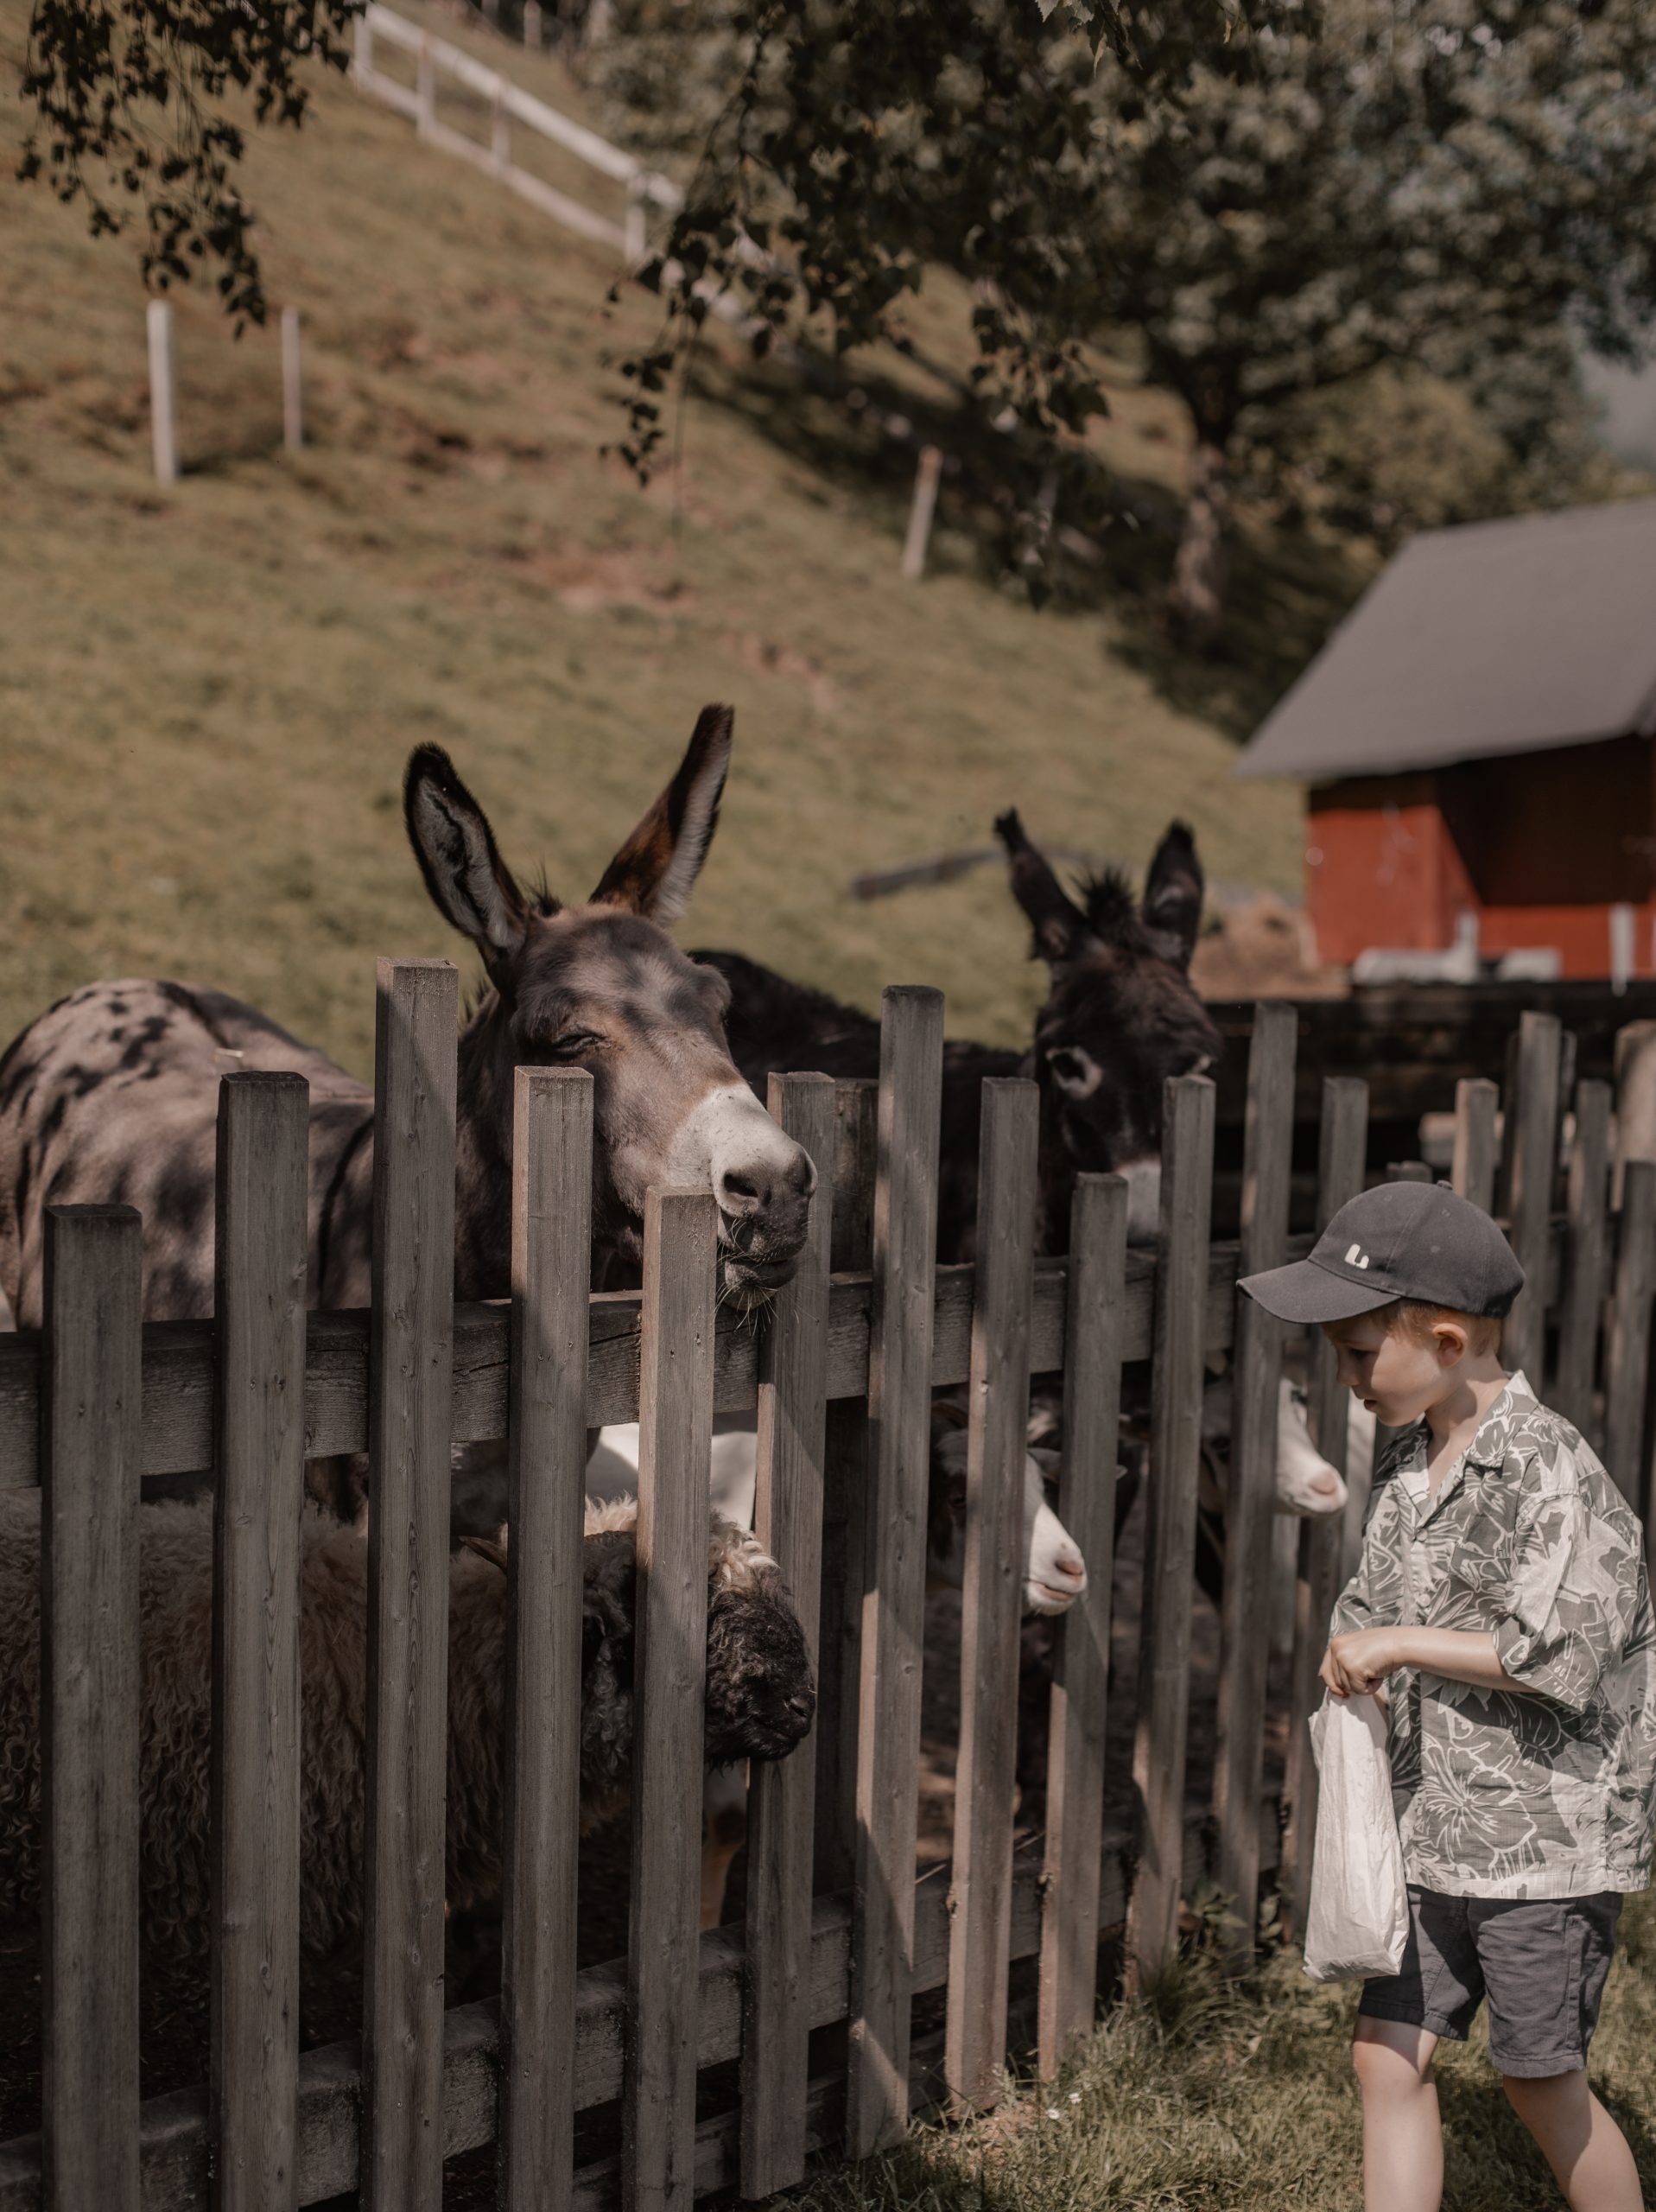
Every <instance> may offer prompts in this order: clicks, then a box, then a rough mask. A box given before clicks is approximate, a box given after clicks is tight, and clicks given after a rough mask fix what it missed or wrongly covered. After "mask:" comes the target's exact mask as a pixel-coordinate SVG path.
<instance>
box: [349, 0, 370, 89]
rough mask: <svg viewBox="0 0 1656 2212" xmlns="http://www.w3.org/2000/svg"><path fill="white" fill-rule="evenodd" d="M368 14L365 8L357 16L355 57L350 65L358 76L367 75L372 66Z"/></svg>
mask: <svg viewBox="0 0 1656 2212" xmlns="http://www.w3.org/2000/svg"><path fill="white" fill-rule="evenodd" d="M369 14H370V10H368V9H366V8H365V9H364V10H363V11H362V13H361V14H360V15H359V16H358V17H357V58H356V60H355V62H354V63H353V65H352V67H354V69H355V71H356V73H357V75H358V77H365V76H367V75H368V73H369V72H370V71H371V69H372V67H373V66H374V31H373V25H372V24H371V22H369V20H368V17H369Z"/></svg>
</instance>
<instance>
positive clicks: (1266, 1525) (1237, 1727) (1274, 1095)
mask: <svg viewBox="0 0 1656 2212" xmlns="http://www.w3.org/2000/svg"><path fill="white" fill-rule="evenodd" d="M1298 1029H1299V1023H1298V1016H1297V1015H1296V1014H1295V1013H1294V1010H1293V1008H1292V1007H1290V1006H1262V1007H1260V1008H1259V1020H1257V1022H1256V1023H1255V1025H1254V1029H1253V1041H1252V1043H1251V1045H1250V1046H1249V1049H1248V1076H1247V1087H1248V1096H1247V1130H1246V1137H1245V1153H1244V1158H1243V1166H1242V1212H1241V1231H1242V1236H1241V1252H1240V1266H1241V1271H1242V1273H1243V1274H1254V1273H1256V1272H1257V1271H1259V1270H1260V1269H1262V1268H1274V1267H1279V1266H1280V1265H1281V1264H1282V1262H1283V1258H1284V1256H1285V1254H1286V1252H1287V1249H1288V1195H1289V1178H1290V1173H1291V1166H1292V1154H1293V1141H1294V1122H1293V1106H1294V1055H1295V1047H1296V1045H1297V1042H1298ZM1237 1300H1238V1303H1237V1309H1236V1351H1235V1358H1234V1382H1233V1385H1232V1396H1231V1406H1232V1416H1231V1452H1230V1496H1229V1497H1228V1501H1227V1504H1226V1512H1225V1602H1224V1618H1223V1621H1222V1623H1221V1627H1222V1630H1223V1636H1222V1643H1221V1657H1220V1665H1219V1714H1218V1753H1217V1758H1216V1762H1215V1769H1214V1801H1213V1809H1214V1818H1215V1821H1216V1823H1217V1825H1218V1831H1219V1859H1218V1881H1219V1886H1220V1888H1221V1890H1222V1891H1224V1892H1225V1894H1226V1895H1227V1896H1228V1897H1234V1898H1235V1899H1236V1900H1237V1901H1238V1903H1237V1910H1236V1916H1235V1919H1234V1924H1233V1928H1232V1930H1231V1933H1230V1935H1229V1937H1228V1941H1227V1943H1226V1947H1225V1948H1226V1957H1227V1962H1228V1965H1229V1966H1230V1967H1232V1968H1233V1969H1240V1967H1243V1966H1245V1965H1247V1963H1249V1962H1250V1961H1252V1959H1253V1948H1254V1941H1253V1939H1254V1929H1253V1913H1252V1912H1251V1910H1249V1909H1248V1908H1249V1904H1250V1903H1251V1901H1252V1900H1253V1898H1255V1897H1258V1895H1259V1787H1260V1778H1261V1775H1262V1772H1263V1769H1264V1761H1265V1694H1266V1669H1267V1667H1268V1664H1269V1662H1270V1656H1271V1651H1270V1645H1269V1643H1268V1642H1267V1640H1266V1637H1263V1636H1261V1635H1260V1633H1259V1623H1260V1621H1261V1620H1262V1619H1263V1618H1265V1617H1266V1614H1267V1613H1268V1612H1269V1610H1270V1602H1271V1534H1272V1527H1273V1526H1274V1523H1275V1521H1276V1505H1277V1400H1278V1387H1277V1386H1278V1382H1279V1380H1280V1378H1281V1375H1282V1335H1283V1332H1282V1325H1281V1324H1280V1322H1278V1321H1275V1320H1273V1319H1272V1317H1271V1315H1270V1314H1268V1313H1266V1311H1265V1308H1264V1307H1263V1306H1256V1305H1255V1304H1254V1302H1253V1300H1252V1299H1251V1298H1246V1297H1244V1296H1242V1294H1241V1293H1240V1292H1239V1293H1238V1294H1237Z"/></svg>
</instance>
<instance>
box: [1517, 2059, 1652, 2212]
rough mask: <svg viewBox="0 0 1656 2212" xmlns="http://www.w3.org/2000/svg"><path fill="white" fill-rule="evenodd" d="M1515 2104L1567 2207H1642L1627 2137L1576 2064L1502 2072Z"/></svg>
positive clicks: (1603, 2210) (1581, 2210)
mask: <svg viewBox="0 0 1656 2212" xmlns="http://www.w3.org/2000/svg"><path fill="white" fill-rule="evenodd" d="M1502 2080H1503V2082H1505V2085H1506V2089H1507V2096H1508V2098H1509V2099H1510V2100H1511V2102H1512V2107H1513V2111H1514V2112H1515V2113H1517V2114H1518V2117H1519V2118H1520V2120H1522V2121H1523V2123H1524V2125H1525V2126H1526V2127H1527V2128H1528V2130H1529V2132H1530V2133H1531V2134H1532V2136H1533V2137H1534V2138H1535V2139H1536V2142H1537V2143H1538V2144H1539V2145H1540V2148H1541V2154H1542V2156H1543V2157H1544V2158H1545V2160H1546V2162H1547V2164H1548V2165H1550V2166H1551V2169H1552V2171H1553V2173H1554V2175H1555V2176H1556V2177H1557V2178H1558V2186H1559V2188H1560V2189H1561V2190H1563V2191H1564V2196H1566V2198H1567V2199H1568V2200H1569V2202H1570V2212H1645V2199H1644V2192H1643V2191H1642V2190H1640V2186H1639V2170H1638V2168H1637V2167H1636V2166H1635V2165H1634V2162H1633V2152H1631V2151H1630V2150H1629V2149H1628V2148H1627V2137H1626V2136H1625V2135H1623V2133H1621V2129H1620V2128H1619V2127H1618V2126H1616V2124H1615V2121H1614V2120H1612V2119H1611V2118H1610V2115H1609V2113H1608V2112H1606V2111H1605V2109H1604V2107H1603V2106H1602V2104H1600V2102H1599V2101H1598V2099H1597V2098H1596V2096H1595V2095H1594V2094H1593V2092H1592V2090H1591V2089H1590V2088H1589V2086H1588V2082H1587V2075H1586V2074H1585V2073H1584V2072H1583V2070H1582V2069H1580V2068H1579V2067H1578V2068H1577V2069H1576V2071H1575V2072H1574V2073H1571V2074H1548V2075H1544V2076H1543V2077H1542V2078H1541V2079H1539V2080H1533V2081H1526V2080H1522V2079H1520V2077H1519V2076H1518V2075H1513V2074H1507V2075H1503V2076H1502Z"/></svg>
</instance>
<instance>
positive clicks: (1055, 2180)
mask: <svg viewBox="0 0 1656 2212" xmlns="http://www.w3.org/2000/svg"><path fill="white" fill-rule="evenodd" d="M1356 2001H1357V1986H1356V1985H1355V1984H1342V1985H1339V1986H1335V1987H1332V1988H1319V1987H1317V1986H1315V1985H1313V1984H1312V1983H1310V1982H1309V1981H1307V1980H1305V1977H1304V1973H1303V1972H1302V1970H1301V1967H1300V1962H1299V1956H1298V1953H1297V1952H1291V1951H1284V1952H1280V1953H1278V1955H1276V1956H1274V1957H1273V1958H1272V1959H1271V1961H1269V1962H1268V1964H1266V1966H1265V1967H1263V1968H1261V1970H1260V1971H1259V1974H1256V1975H1255V1976H1254V1977H1253V1978H1252V1979H1251V1980H1247V1981H1246V1982H1243V1983H1240V1984H1235V1985H1228V1984H1226V1983H1225V1982H1223V1981H1221V1980H1220V1978H1219V1976H1218V1974H1217V1973H1216V1972H1215V1970H1214V1968H1213V1967H1212V1965H1211V1963H1210V1961H1209V1960H1208V1959H1207V1958H1206V1957H1203V1956H1198V1957H1196V1958H1193V1959H1190V1960H1188V1961H1183V1962H1182V1964H1181V1966H1180V1967H1179V1969H1178V1971H1177V1974H1176V1976H1175V1977H1174V1978H1173V1980H1171V1983H1170V1986H1168V1988H1167V1989H1166V1991H1165V1992H1164V1993H1163V1994H1162V1996H1161V1998H1160V2000H1159V2003H1158V2005H1156V2006H1154V2007H1152V2006H1151V2005H1136V2006H1130V2005H1121V2006H1118V2007H1116V2008H1115V2009H1114V2011H1112V2012H1110V2013H1109V2015H1108V2016H1107V2018H1106V2019H1105V2021H1104V2022H1103V2024H1101V2026H1100V2028H1099V2030H1098V2032H1097V2034H1096V2035H1095V2037H1094V2040H1093V2043H1092V2044H1091V2046H1090V2047H1089V2048H1088V2050H1087V2051H1086V2053H1085V2054H1084V2055H1083V2056H1082V2058H1081V2059H1079V2060H1078V2061H1077V2062H1076V2063H1075V2065H1074V2066H1073V2067H1072V2068H1071V2069H1069V2072H1068V2073H1067V2074H1066V2075H1064V2076H1063V2079H1062V2080H1060V2081H1059V2082H1057V2083H1056V2086H1055V2085H1053V2084H1051V2083H1047V2084H1045V2085H1040V2084H1033V2085H1031V2084H1027V2083H1026V2084H1022V2085H1018V2086H1017V2087H1015V2088H1013V2089H1012V2090H1011V2091H1010V2092H1009V2094H1008V2095H1007V2098H1006V2101H1005V2102H1004V2103H1003V2105H1002V2106H1001V2107H1000V2108H999V2110H998V2111H997V2112H994V2113H991V2114H989V2115H988V2116H987V2117H986V2118H984V2119H983V2120H978V2121H975V2122H973V2123H971V2124H969V2125H968V2126H963V2127H943V2126H924V2127H917V2128H916V2129H915V2130H914V2132H913V2133H912V2135H911V2136H910V2139H909V2141H908V2142H907V2143H906V2144H904V2145H903V2146H902V2148H901V2149H899V2150H898V2151H897V2152H893V2153H891V2156H889V2157H888V2158H881V2159H875V2160H872V2161H870V2163H869V2164H866V2165H865V2166H862V2167H860V2168H851V2169H846V2170H844V2171H838V2172H834V2173H830V2174H827V2175H824V2176H823V2177H822V2179H820V2180H819V2181H817V2182H816V2183H814V2184H813V2185H812V2186H811V2187H810V2188H809V2190H807V2191H805V2193H804V2194H803V2196H802V2197H801V2198H798V2199H796V2200H795V2202H797V2203H799V2204H801V2205H803V2206H804V2207H806V2208H808V2212H1082V2208H1085V2212H1253V2208H1259V2212H1265V2208H1266V2207H1269V2208H1271V2212H1283V2209H1284V2208H1288V2207H1303V2208H1306V2212H1361V2203H1362V2188H1361V2107H1360V2104H1359V2100H1358V2094H1357V2085H1356V2082H1355V2077H1354V2076H1353V2074H1352V2071H1351V2065H1350V2059H1349V2055H1348V2045H1349V2043H1350V2037H1351V2023H1352V2018H1353V2016H1354V2014H1355V2010H1356ZM1653 2048H1656V1902H1653V1900H1652V1898H1651V1897H1648V1896H1646V1897H1636V1898H1634V1899H1631V1900H1630V1901H1629V1903H1628V1905H1627V1909H1626V1911H1625V1913H1624V1915H1623V1918H1622V1923H1621V1948H1620V1951H1619V1953H1618V1956H1617V1960H1616V1963H1615V1968H1614V1970H1613V1972H1612V1974H1611V1976H1610V1981H1609V1986H1608V1990H1607V1993H1606V1997H1605V2004H1604V2010H1603V2013H1602V2018H1601V2020H1600V2024H1599V2031H1598V2034H1597V2036H1596V2037H1595V2040H1594V2044H1593V2050H1592V2066H1591V2072H1592V2077H1593V2084H1594V2087H1595V2088H1596V2090H1597V2091H1598V2094H1599V2095H1600V2096H1601V2097H1602V2099H1603V2101H1605V2103H1606V2104H1607V2105H1608V2107H1609V2108H1610V2110H1611V2111H1612V2112H1613V2113H1615V2117H1616V2119H1617V2120H1618V2121H1619V2122H1620V2124H1621V2127H1622V2129H1623V2131H1624V2133H1626V2135H1627V2139H1628V2141H1629V2142H1630V2143H1631V2144H1632V2145H1633V2148H1634V2155H1635V2157H1636V2158H1637V2159H1638V2161H1639V2170H1640V2176H1641V2177H1642V2179H1643V2181H1644V2183H1645V2186H1646V2193H1647V2196H1648V2197H1649V2198H1650V2200H1651V2201H1652V2202H1656V2068H1653V2066H1652V2064H1651V2052H1652V2050H1653ZM1437 2083H1438V2097H1439V2101H1440V2104H1441V2107H1442V2110H1443V2128H1444V2136H1445V2142H1446V2148H1447V2171H1446V2179H1445V2188H1444V2196H1443V2202H1444V2204H1445V2205H1446V2206H1447V2207H1448V2208H1450V2212H1556V2208H1559V2207H1561V2206H1562V2205H1563V2202H1564V2200H1563V2198H1562V2196H1560V2194H1559V2192H1558V2188H1557V2187H1556V2185H1555V2183H1553V2180H1552V2178H1551V2175H1550V2174H1549V2172H1548V2171H1547V2169H1546V2166H1545V2162H1544V2161H1543V2160H1542V2158H1541V2157H1540V2155H1539V2152H1537V2151H1536V2150H1535V2148H1534V2146H1533V2145H1532V2143H1531V2141H1530V2139H1529V2138H1528V2136H1527V2135H1526V2133H1524V2130H1523V2129H1522V2127H1520V2125H1519V2123H1518V2120H1517V2119H1516V2118H1515V2116H1514V2115H1513V2113H1512V2111H1511V2110H1510V2109H1509V2107H1508V2106H1507V2101H1506V2098H1505V2097H1504V2096H1503V2095H1502V2094H1501V2087H1500V2082H1499V2079H1498V2077H1497V2076H1496V2075H1495V2073H1494V2069H1492V2068H1491V2066H1490V2064H1489V2062H1488V2050H1487V2046H1486V2042H1485V2038H1484V2036H1483V2033H1482V2023H1480V2025H1479V2028H1478V2029H1477V2030H1476V2031H1475V2033H1474V2036H1473V2039H1472V2040H1471V2041H1470V2042H1469V2043H1468V2044H1443V2045H1440V2046H1439V2056H1438V2060H1437Z"/></svg>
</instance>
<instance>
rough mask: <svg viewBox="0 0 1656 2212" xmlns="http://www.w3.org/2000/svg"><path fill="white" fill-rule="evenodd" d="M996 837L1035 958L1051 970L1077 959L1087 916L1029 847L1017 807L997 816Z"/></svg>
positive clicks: (1086, 932)
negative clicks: (1026, 919)
mask: <svg viewBox="0 0 1656 2212" xmlns="http://www.w3.org/2000/svg"><path fill="white" fill-rule="evenodd" d="M995 835H996V836H997V837H999V840H1000V842H1001V843H1002V844H1003V845H1004V846H1005V847H1006V857H1007V859H1008V860H1009V861H1011V862H1012V897H1013V898H1014V899H1017V901H1018V905H1019V906H1021V907H1022V908H1023V910H1024V912H1025V913H1026V914H1027V915H1028V916H1029V918H1030V926H1031V928H1032V929H1033V930H1034V931H1035V950H1036V953H1037V956H1038V957H1040V958H1041V959H1043V960H1044V961H1047V962H1048V963H1050V964H1051V965H1053V966H1054V967H1056V966H1060V965H1062V963H1063V962H1065V961H1068V960H1075V959H1076V958H1078V957H1080V954H1081V951H1082V947H1083V945H1084V944H1086V942H1087V939H1088V937H1089V936H1090V935H1091V934H1092V932H1091V930H1090V928H1089V926H1088V920H1087V917H1086V915H1085V914H1083V913H1082V911H1081V908H1080V907H1079V906H1076V905H1075V901H1074V900H1073V899H1070V898H1069V896H1068V895H1067V893H1065V891H1064V888H1063V885H1062V884H1061V883H1060V882H1059V881H1058V879H1057V877H1056V875H1054V874H1053V873H1052V870H1051V868H1050V867H1049V866H1048V864H1047V861H1046V860H1045V857H1044V855H1042V854H1041V853H1039V852H1038V851H1037V849H1036V848H1035V847H1034V846H1033V845H1031V842H1030V841H1029V839H1028V837H1027V836H1025V833H1024V825H1023V823H1022V822H1021V821H1019V819H1018V810H1017V808H1016V807H1012V808H1009V809H1008V810H1007V811H1006V813H1005V814H1002V815H999V816H998V817H996V820H995Z"/></svg>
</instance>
